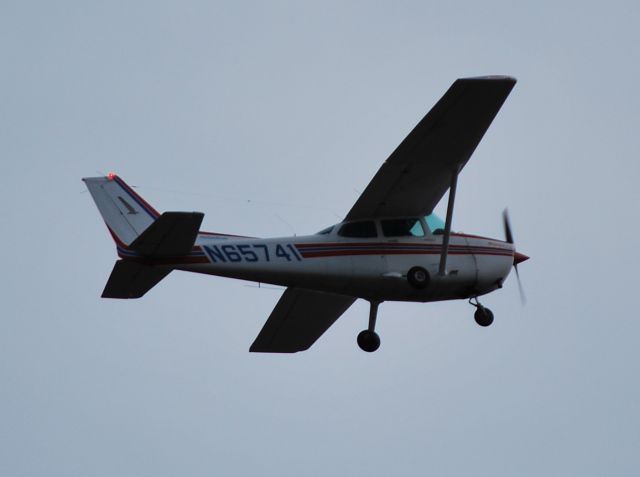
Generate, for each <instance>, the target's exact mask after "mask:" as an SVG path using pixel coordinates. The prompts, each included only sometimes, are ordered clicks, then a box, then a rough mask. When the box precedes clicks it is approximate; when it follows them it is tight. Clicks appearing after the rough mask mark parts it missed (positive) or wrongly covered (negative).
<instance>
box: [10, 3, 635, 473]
mask: <svg viewBox="0 0 640 477" xmlns="http://www.w3.org/2000/svg"><path fill="white" fill-rule="evenodd" d="M521 3H524V2H507V1H504V2H500V1H484V2H449V3H447V2H327V1H323V2H317V3H316V4H312V3H310V2H259V3H242V2H229V3H228V4H224V3H214V2H202V1H200V2H197V1H181V2H157V1H153V2H152V1H147V2H37V1H34V2H29V1H11V0H4V1H3V2H2V4H0V59H1V60H2V73H1V74H0V110H1V111H2V113H1V114H0V154H1V157H2V165H3V172H4V177H5V180H4V184H3V187H2V188H0V199H1V200H2V203H3V204H4V209H3V213H2V214H1V215H0V224H1V226H2V230H3V232H4V233H3V236H2V238H1V239H0V240H1V244H2V247H0V263H2V268H1V269H0V289H2V295H1V296H2V298H3V300H2V301H3V312H2V317H1V318H0V422H1V423H2V432H0V474H2V475H11V476H41V475H48V476H75V475H92V476H113V475H119V476H140V475H153V476H164V475H166V476H170V475H190V476H201V475H202V476H204V475H230V474H231V475H248V474H250V473H251V474H253V475H274V474H277V475H280V476H294V475H296V476H297V475H329V474H331V475H364V474H365V473H366V475H391V474H393V475H416V474H425V473H430V474H432V475H469V474H471V473H473V474H474V475H492V476H495V475H531V476H539V475H636V474H637V473H638V471H640V464H639V462H638V455H637V449H638V448H639V447H640V410H639V407H638V406H639V405H638V403H639V402H640V386H639V384H638V374H639V371H640V369H639V367H640V366H639V364H638V363H639V360H638V351H637V349H638V335H639V333H640V321H639V320H638V319H637V317H638V313H637V305H636V303H635V298H636V294H637V283H638V279H637V275H636V271H637V269H638V266H639V265H640V260H639V257H638V249H637V247H636V242H637V234H638V233H639V230H638V226H637V221H638V212H637V207H638V205H639V203H640V200H639V199H640V196H639V192H638V188H637V182H638V175H639V172H640V167H639V166H638V161H637V155H638V150H639V149H640V147H639V146H640V144H639V141H640V139H639V137H640V136H639V135H638V133H637V131H636V129H637V125H638V124H639V114H640V113H639V111H640V101H639V97H638V93H637V91H638V87H637V85H638V82H639V79H640V78H639V76H640V75H639V69H638V68H639V67H638V65H640V58H639V49H638V45H639V44H640V33H639V30H638V25H639V24H640V7H638V6H637V3H636V2H631V1H629V2H619V1H613V2H606V5H605V2H584V1H581V2H528V3H531V5H527V6H524V5H521ZM534 3H535V5H534ZM484 74H510V75H513V76H516V77H517V78H518V79H519V83H518V84H517V85H516V87H515V89H514V90H513V92H512V94H511V96H510V97H509V99H508V100H507V102H506V103H505V106H504V107H503V109H502V111H501V112H500V113H499V115H498V117H497V119H496V121H495V123H494V125H493V126H492V127H491V129H490V130H489V132H488V133H487V135H486V137H485V139H484V140H483V142H482V143H481V144H480V147H479V148H478V150H477V151H476V154H475V155H474V157H473V158H472V159H471V161H470V162H469V164H468V165H467V167H466V168H465V170H464V172H463V174H462V176H461V178H460V182H459V193H458V202H457V204H456V215H455V218H454V228H455V229H457V230H463V231H466V232H471V233H480V234H485V235H490V236H495V237H501V236H502V228H501V223H500V213H501V211H502V209H503V208H504V207H505V206H509V208H510V211H511V215H512V222H513V227H514V233H515V236H516V241H517V244H518V247H519V249H520V250H521V251H523V252H525V253H527V254H528V255H530V256H531V257H532V259H531V260H530V261H528V262H526V263H524V264H522V266H521V274H522V278H523V281H524V284H525V287H526V290H527V295H528V299H529V302H528V305H527V306H526V307H525V308H522V307H521V306H520V304H519V299H518V291H517V286H516V283H515V280H514V279H513V278H510V279H509V281H508V283H507V284H506V286H505V288H504V289H503V290H501V291H499V292H497V293H494V294H492V295H490V296H488V297H486V299H485V304H486V305H487V306H489V307H491V308H492V309H493V311H494V313H495V315H496V322H495V323H494V325H493V326H492V327H490V328H488V329H481V328H479V327H478V326H477V325H475V323H474V322H473V318H472V314H473V308H472V307H470V306H468V305H467V304H466V303H465V302H448V303H438V304H424V305H421V304H397V303H385V304H383V305H382V306H381V309H380V315H379V320H378V323H379V324H378V331H379V332H380V334H381V337H382V346H381V348H380V350H379V351H378V352H377V353H375V354H373V355H368V354H365V353H363V352H362V351H360V350H359V349H358V348H357V346H356V343H355V337H356V334H357V333H358V331H360V330H361V329H363V328H364V327H365V326H366V320H367V306H366V303H363V302H357V303H356V305H354V306H353V307H352V308H351V309H350V310H349V311H348V312H347V313H346V314H345V315H344V316H343V318H342V319H341V320H339V322H338V323H336V325H335V326H334V327H333V328H331V329H330V330H329V332H328V333H327V334H326V335H325V336H323V337H322V339H321V340H320V341H319V342H318V343H317V344H316V345H315V346H314V347H313V348H312V349H311V350H310V351H308V352H305V353H299V354H296V355H284V356H279V355H276V356H270V355H255V354H249V353H248V347H249V345H250V343H251V342H252V341H253V339H254V338H255V336H256V335H257V333H258V332H259V330H260V328H261V327H262V324H263V322H264V321H265V320H266V318H267V316H268V315H269V313H270V311H271V309H272V307H273V306H274V305H275V303H276V301H277V300H278V298H279V295H280V293H279V292H278V291H273V290H258V289H256V288H251V287H247V286H245V283H244V282H239V281H232V280H225V279H219V278H213V277H206V276H197V275H191V274H186V273H174V274H171V276H169V277H168V278H167V279H166V280H165V281H163V282H162V283H161V284H160V285H158V286H157V287H156V288H155V289H154V290H152V291H151V292H150V293H149V294H148V295H147V296H145V297H144V298H143V299H141V300H131V301H108V300H102V299H100V298H99V295H100V293H101V291H102V288H103V286H104V283H105V281H106V278H107V277H108V274H109V272H110V270H111V267H112V265H113V261H114V259H115V257H116V255H115V248H114V246H113V244H112V242H111V239H110V237H109V236H108V234H107V231H106V228H105V227H104V224H103V223H102V221H101V219H100V217H99V215H98V212H97V210H96V208H95V206H94V205H93V203H92V201H91V198H90V196H89V194H87V193H83V190H84V187H83V184H82V183H81V182H80V178H81V177H83V176H92V175H99V174H103V173H106V172H109V171H111V170H113V171H117V172H118V173H119V174H120V175H121V176H122V177H124V178H125V180H127V181H128V182H130V183H131V184H134V185H137V186H138V191H139V192H140V193H141V194H142V195H143V196H144V197H145V198H146V199H148V200H149V201H150V202H151V203H152V204H153V205H154V206H156V208H158V209H160V210H202V211H203V212H205V213H206V214H207V215H206V217H205V226H206V228H207V229H209V230H214V231H220V232H229V233H239V234H249V235H258V236H273V235H288V234H290V233H291V232H292V230H293V231H295V232H296V233H298V234H304V233H308V232H314V231H317V230H319V229H321V228H323V227H324V226H326V225H329V224H331V223H334V222H336V221H338V220H339V218H340V217H342V216H343V215H344V214H345V213H346V212H347V211H348V210H349V208H350V207H351V205H352V204H353V202H354V201H355V199H356V198H357V196H358V194H359V191H361V190H363V189H364V187H366V184H367V183H368V181H369V180H370V179H371V177H372V176H373V174H374V173H375V171H376V170H377V169H378V167H379V166H380V165H381V163H382V162H383V161H384V159H386V157H387V156H388V155H389V153H391V151H392V150H393V149H394V148H395V147H396V146H397V144H399V142H400V141H401V140H402V139H403V138H404V136H405V135H406V134H407V133H408V132H409V131H410V129H411V128H412V127H413V126H414V125H415V124H416V123H417V121H418V120H419V119H420V118H421V117H422V116H423V115H424V114H425V113H426V112H427V111H428V110H429V108H430V107H431V106H432V105H433V104H434V103H435V102H436V101H437V99H439V98H440V96H441V95H442V94H443V93H444V91H445V90H446V89H447V88H448V87H449V85H450V84H451V82H452V81H453V80H455V79H456V78H458V77H463V76H476V75H484Z"/></svg>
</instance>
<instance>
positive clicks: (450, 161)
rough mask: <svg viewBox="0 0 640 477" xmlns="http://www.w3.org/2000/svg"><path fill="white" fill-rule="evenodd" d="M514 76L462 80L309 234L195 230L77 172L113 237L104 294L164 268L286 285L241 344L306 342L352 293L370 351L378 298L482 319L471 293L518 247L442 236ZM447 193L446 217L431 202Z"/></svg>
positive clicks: (118, 183)
mask: <svg viewBox="0 0 640 477" xmlns="http://www.w3.org/2000/svg"><path fill="white" fill-rule="evenodd" d="M515 83H516V80H515V79H514V78H510V77H506V76H488V77H479V78H464V79H459V80H457V81H455V82H454V83H453V85H452V86H451V87H450V88H449V90H448V91H447V92H446V93H445V95H444V96H443V97H442V98H441V99H440V101H438V103H437V104H436V105H435V106H434V107H433V109H431V111H429V113H428V114H427V115H426V116H425V117H424V119H422V121H420V123H418V125H417V126H416V127H415V128H414V129H413V131H411V133H410V134H409V135H408V136H407V137H406V139H405V140H404V141H403V142H402V143H401V144H400V145H399V146H398V148H397V149H396V150H395V151H394V152H393V153H392V154H391V156H389V158H388V159H387V160H386V162H385V163H384V164H383V165H382V167H381V168H380V170H379V171H378V173H377V174H376V175H375V177H374V178H373V180H372V181H371V182H370V183H369V185H368V186H367V188H366V189H365V191H364V192H363V193H362V195H361V196H360V198H359V199H358V200H357V202H356V203H355V205H354V206H353V207H352V208H351V210H350V211H349V213H347V215H346V217H345V218H344V220H343V221H342V222H341V223H339V224H336V225H332V226H331V227H327V228H325V229H323V230H322V231H320V232H318V233H316V234H313V235H307V236H293V237H280V238H269V239H261V238H253V237H242V236H237V235H227V234H221V233H212V232H203V231H201V230H200V225H201V223H202V219H203V217H204V214H203V213H200V212H164V213H163V214H160V213H159V212H157V211H156V210H155V209H154V208H153V207H151V206H150V205H149V204H148V203H147V202H146V201H145V200H144V199H143V198H142V197H140V196H139V195H138V194H137V193H136V192H135V191H134V190H133V189H132V188H131V187H129V186H128V185H127V184H126V183H125V182H124V181H123V180H122V179H121V178H120V177H118V176H117V175H115V174H109V175H108V176H107V177H91V178H85V179H83V180H84V182H85V183H86V185H87V187H88V189H89V191H90V192H91V195H92V197H93V199H94V201H95V203H96V205H97V206H98V210H99V211H100V213H101V214H102V217H103V219H104V221H105V222H106V224H107V227H108V228H109V231H110V232H111V235H112V236H113V239H114V240H115V242H116V245H117V250H118V256H119V257H120V260H118V261H116V263H115V266H114V268H113V271H112V272H111V276H110V277H109V280H108V282H107V285H106V287H105V289H104V292H103V293H102V297H104V298H139V297H141V296H143V295H144V294H145V293H146V292H147V291H149V290H150V289H151V288H153V286H155V285H156V284H157V283H158V282H159V281H160V280H162V279H163V278H164V277H166V276H167V275H168V274H169V273H170V272H171V271H172V270H184V271H189V272H197V273H205V274H209V275H217V276H222V277H229V278H237V279H241V280H250V281H254V282H259V283H268V284H273V285H279V286H283V287H287V288H286V290H285V292H284V294H283V295H282V297H281V298H280V301H279V302H278V304H277V305H276V307H275V309H274V310H273V312H272V313H271V315H270V316H269V318H268V320H267V322H266V323H265V325H264V327H263V328H262V330H261V331H260V333H259V334H258V337H257V338H256V339H255V341H254V342H253V344H252V345H251V348H250V351H254V352H267V353H294V352H297V351H303V350H306V349H308V348H309V347H311V345H313V343H315V342H316V340H317V339H318V338H320V336H322V334H323V333H324V332H325V331H327V329H328V328H329V327H330V326H331V325H332V324H333V323H334V322H335V321H336V320H337V319H338V318H339V317H340V316H341V315H342V314H343V313H344V312H345V311H346V310H347V309H348V308H349V307H350V306H351V305H352V304H353V302H354V301H356V299H358V298H362V299H364V300H367V301H369V303H370V313H369V326H368V328H367V329H366V330H364V331H362V332H361V333H360V334H359V335H358V339H357V341H358V345H359V346H360V348H361V349H362V350H364V351H367V352H372V351H375V350H377V349H378V347H379V346H380V338H379V337H378V335H377V333H376V332H375V324H376V316H377V312H378V306H379V305H380V303H382V302H384V301H413V302H430V301H438V300H456V299H468V300H469V303H471V304H472V305H473V306H475V308H476V311H475V314H474V317H475V321H476V322H477V323H478V324H479V325H480V326H489V325H490V324H491V323H492V322H493V313H492V312H491V311H490V310H489V309H488V308H486V307H484V306H482V305H481V304H480V302H479V301H478V297H480V296H481V295H485V294H487V293H490V292H492V291H494V290H496V289H498V288H501V287H502V284H503V283H504V281H505V279H506V277H507V275H508V274H509V272H510V271H511V267H512V266H513V267H515V268H516V273H517V264H518V263H520V262H522V261H524V260H527V259H528V257H527V256H526V255H523V254H521V253H518V252H516V249H515V246H514V243H513V237H512V234H511V228H510V226H509V220H508V217H507V215H506V211H505V215H504V226H505V234H506V240H505V241H502V240H496V239H492V238H486V237H481V236H477V235H467V234H462V233H453V232H451V220H452V216H453V206H454V201H455V194H456V184H457V179H458V174H459V173H460V171H461V170H462V168H463V167H464V165H465V164H466V163H467V161H468V160H469V158H470V156H471V154H472V153H473V151H474V150H475V148H476V147H477V145H478V143H479V142H480V140H481V139H482V137H483V135H484V133H485V131H486V130H487V129H488V127H489V125H490V124H491V122H492V121H493V119H494V117H495V116H496V114H497V113H498V110H499V109H500V107H501V106H502V104H503V102H504V101H505V99H506V98H507V96H508V95H509V93H510V92H511V89H512V88H513V86H514V85H515ZM447 190H449V196H448V207H447V215H446V221H445V222H443V221H442V220H440V219H439V218H438V217H437V216H436V215H434V214H433V209H434V207H435V206H436V204H437V203H438V202H439V201H440V199H441V198H442V197H443V196H444V194H445V192H446V191H447Z"/></svg>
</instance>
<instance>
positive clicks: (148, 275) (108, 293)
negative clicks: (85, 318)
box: [102, 260, 171, 298]
mask: <svg viewBox="0 0 640 477" xmlns="http://www.w3.org/2000/svg"><path fill="white" fill-rule="evenodd" d="M170 272H171V269H169V268H156V267H153V266H150V265H143V264H141V263H136V262H130V261H124V260H118V261H117V262H116V264H115V265H114V267H113V271H112V272H111V276H110V277H109V281H108V282H107V285H106V286H105V287H104V291H103V292H102V298H140V297H141V296H142V295H144V294H145V293H147V292H148V291H149V290H151V289H152V288H153V287H154V286H156V285H157V284H158V282H159V281H160V280H162V279H163V278H164V277H166V276H167V275H169V273H170Z"/></svg>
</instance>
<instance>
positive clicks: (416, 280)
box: [407, 267, 431, 290]
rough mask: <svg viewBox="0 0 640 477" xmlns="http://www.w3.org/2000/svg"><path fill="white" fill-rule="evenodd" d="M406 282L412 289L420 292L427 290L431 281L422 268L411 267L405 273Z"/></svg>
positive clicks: (427, 273)
mask: <svg viewBox="0 0 640 477" xmlns="http://www.w3.org/2000/svg"><path fill="white" fill-rule="evenodd" d="M407 281H408V282H409V284H410V285H411V286H412V287H413V288H417V289H418V290H422V289H424V288H427V286H428V285H429V281H431V277H430V276H429V272H427V271H426V270H425V269H424V268H422V267H412V268H411V269H410V270H409V272H408V273H407Z"/></svg>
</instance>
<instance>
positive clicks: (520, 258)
mask: <svg viewBox="0 0 640 477" xmlns="http://www.w3.org/2000/svg"><path fill="white" fill-rule="evenodd" d="M502 223H503V225H504V236H505V241H506V242H507V243H510V244H511V245H513V246H514V255H513V268H514V269H515V271H516V278H517V279H518V289H519V290H520V301H521V302H522V304H523V305H524V304H525V303H526V302H527V298H526V297H525V295H524V288H522V282H521V281H520V273H518V264H519V263H520V262H524V261H525V260H529V257H527V256H526V255H525V254H523V253H519V252H517V251H515V243H514V241H513V234H512V233H511V221H510V220H509V212H508V211H507V209H504V212H502Z"/></svg>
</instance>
